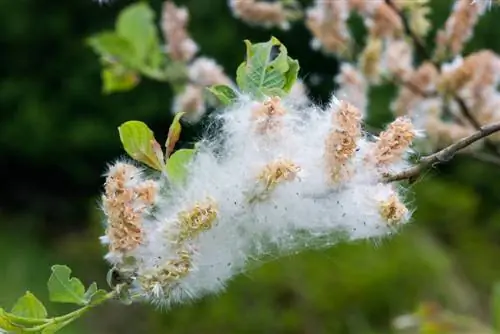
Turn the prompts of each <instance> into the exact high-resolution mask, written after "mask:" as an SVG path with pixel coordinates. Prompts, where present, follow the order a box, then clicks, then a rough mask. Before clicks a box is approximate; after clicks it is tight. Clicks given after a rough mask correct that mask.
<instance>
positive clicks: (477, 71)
mask: <svg viewBox="0 0 500 334" xmlns="http://www.w3.org/2000/svg"><path fill="white" fill-rule="evenodd" d="M499 78H500V58H499V57H498V55H496V54H495V53H493V52H491V51H489V50H481V51H478V52H474V53H472V54H470V55H469V56H467V57H466V58H465V59H464V60H463V62H462V63H461V64H460V65H459V66H456V67H455V68H453V69H452V70H448V71H447V70H445V69H443V74H442V76H441V78H440V79H439V85H438V87H439V90H440V91H441V92H443V93H447V94H456V93H459V91H460V90H462V89H463V88H466V89H467V90H468V92H465V93H469V95H471V97H472V98H475V99H476V103H477V102H481V101H480V100H481V98H482V96H484V93H485V92H488V91H491V89H488V88H494V86H496V84H497V83H498V81H499ZM466 95H467V94H466ZM477 100H479V101H477Z"/></svg>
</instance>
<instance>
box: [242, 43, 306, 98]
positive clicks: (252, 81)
mask: <svg viewBox="0 0 500 334" xmlns="http://www.w3.org/2000/svg"><path fill="white" fill-rule="evenodd" d="M245 44H246V47H247V56H246V60H245V62H243V63H242V64H241V65H240V66H239V67H238V69H237V72H236V82H237V83H238V86H239V88H240V89H241V90H242V91H243V92H246V93H250V94H252V95H254V96H256V97H259V98H262V97H263V96H266V95H267V96H280V97H282V96H285V95H286V94H287V93H288V92H289V91H290V89H291V88H292V86H293V84H294V83H295V81H296V80H297V74H298V70H299V64H298V62H297V61H296V60H293V59H292V58H290V57H289V56H288V52H287V49H286V47H285V46H284V45H283V44H281V42H280V41H279V40H278V39H276V38H275V37H272V38H271V40H270V41H268V42H265V43H257V44H252V43H250V41H248V40H246V41H245ZM276 48H277V49H278V55H277V56H276V57H274V58H273V52H274V50H275V49H276Z"/></svg>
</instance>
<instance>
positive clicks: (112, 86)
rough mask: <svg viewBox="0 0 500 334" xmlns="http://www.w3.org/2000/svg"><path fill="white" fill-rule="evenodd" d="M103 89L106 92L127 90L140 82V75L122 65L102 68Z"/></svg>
mask: <svg viewBox="0 0 500 334" xmlns="http://www.w3.org/2000/svg"><path fill="white" fill-rule="evenodd" d="M101 77H102V82H103V85H102V91H103V93H104V94H111V93H115V92H126V91H129V90H131V89H133V88H134V87H135V86H137V84H138V83H139V75H137V73H136V72H134V71H131V70H127V69H125V68H123V67H122V66H108V67H105V68H103V69H102V72H101Z"/></svg>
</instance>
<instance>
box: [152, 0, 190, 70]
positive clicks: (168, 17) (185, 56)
mask: <svg viewBox="0 0 500 334" xmlns="http://www.w3.org/2000/svg"><path fill="white" fill-rule="evenodd" d="M188 20H189V13H188V11H187V9H186V8H183V7H177V6H176V5H175V4H174V3H173V2H172V1H166V2H165V3H164V5H163V12H162V21H161V27H162V31H163V35H164V37H165V39H166V41H167V52H168V54H169V55H170V57H171V58H172V60H175V61H180V62H188V61H189V60H191V59H192V58H193V57H194V55H195V54H196V52H197V51H198V46H197V45H196V43H195V42H194V41H193V40H192V39H191V37H190V36H189V34H188V32H187V30H186V25H187V23H188Z"/></svg>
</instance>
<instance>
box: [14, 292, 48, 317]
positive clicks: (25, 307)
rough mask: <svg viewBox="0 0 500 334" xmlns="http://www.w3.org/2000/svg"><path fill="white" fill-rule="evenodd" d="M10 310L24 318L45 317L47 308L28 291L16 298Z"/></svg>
mask: <svg viewBox="0 0 500 334" xmlns="http://www.w3.org/2000/svg"><path fill="white" fill-rule="evenodd" d="M10 312H11V313H12V314H14V315H17V316H20V317H26V318H34V319H44V318H47V310H46V309H45V306H43V304H42V302H41V301H39V300H38V298H36V297H35V295H33V294H32V293H31V292H29V291H27V292H26V293H25V294H24V296H22V297H21V298H19V299H18V300H17V302H16V304H15V305H14V307H13V308H12V310H11V311H10Z"/></svg>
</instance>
